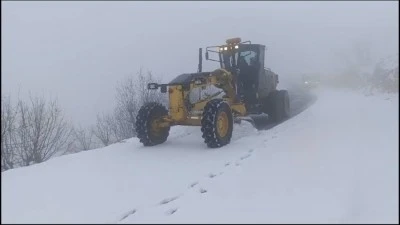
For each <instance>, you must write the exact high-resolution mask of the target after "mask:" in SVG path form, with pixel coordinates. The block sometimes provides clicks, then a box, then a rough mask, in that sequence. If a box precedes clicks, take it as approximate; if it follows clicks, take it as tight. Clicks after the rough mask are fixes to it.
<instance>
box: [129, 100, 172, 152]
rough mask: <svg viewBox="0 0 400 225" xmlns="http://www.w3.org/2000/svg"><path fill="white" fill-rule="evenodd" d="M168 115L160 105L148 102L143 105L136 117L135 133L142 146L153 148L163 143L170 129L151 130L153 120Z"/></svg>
mask: <svg viewBox="0 0 400 225" xmlns="http://www.w3.org/2000/svg"><path fill="white" fill-rule="evenodd" d="M166 115H168V110H167V109H166V108H165V107H164V106H163V105H161V104H160V103H156V102H150V103H147V104H145V105H143V106H142V107H141V108H140V110H139V112H138V115H137V116H136V133H137V137H138V138H139V140H140V142H141V143H143V145H144V146H154V145H158V144H162V143H164V142H165V141H166V140H167V138H168V135H169V130H170V127H164V128H158V131H155V130H154V129H152V127H151V124H152V122H153V121H154V120H155V119H158V118H161V117H163V116H166Z"/></svg>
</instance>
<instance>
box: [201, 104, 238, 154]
mask: <svg viewBox="0 0 400 225" xmlns="http://www.w3.org/2000/svg"><path fill="white" fill-rule="evenodd" d="M201 131H202V133H203V138H204V142H205V143H206V144H207V146H208V147H210V148H219V147H222V146H224V145H227V144H229V142H230V141H231V138H232V131H233V115H232V111H231V108H230V107H229V104H228V103H227V102H225V101H223V100H222V99H213V100H211V101H209V102H208V103H207V105H206V106H205V107H204V111H203V118H202V119H201Z"/></svg>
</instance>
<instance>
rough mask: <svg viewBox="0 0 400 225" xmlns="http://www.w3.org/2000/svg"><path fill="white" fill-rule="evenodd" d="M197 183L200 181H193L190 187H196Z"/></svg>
mask: <svg viewBox="0 0 400 225" xmlns="http://www.w3.org/2000/svg"><path fill="white" fill-rule="evenodd" d="M197 184H199V182H197V181H196V182H194V183H192V184H191V185H190V188H192V187H194V186H196V185H197Z"/></svg>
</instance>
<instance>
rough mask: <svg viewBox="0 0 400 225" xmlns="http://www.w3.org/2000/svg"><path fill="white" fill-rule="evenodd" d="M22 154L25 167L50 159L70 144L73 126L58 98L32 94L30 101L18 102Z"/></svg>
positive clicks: (20, 155) (20, 153)
mask: <svg viewBox="0 0 400 225" xmlns="http://www.w3.org/2000/svg"><path fill="white" fill-rule="evenodd" d="M18 113H19V124H18V128H17V133H18V141H17V143H16V144H17V145H18V148H19V157H20V160H21V164H22V165H24V166H27V165H30V164H32V163H40V162H43V161H46V160H48V159H49V158H51V157H52V156H54V155H55V154H56V153H59V152H61V151H62V150H64V148H65V147H66V145H67V143H68V140H69V138H70V135H71V128H70V126H69V124H68V123H67V122H66V121H65V119H64V116H63V114H62V111H61V109H60V108H59V107H58V104H57V101H56V100H53V101H50V102H46V101H45V99H44V98H39V97H34V98H33V97H32V96H31V97H30V104H27V103H25V102H23V101H21V100H19V102H18Z"/></svg>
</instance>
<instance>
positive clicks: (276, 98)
mask: <svg viewBox="0 0 400 225" xmlns="http://www.w3.org/2000/svg"><path fill="white" fill-rule="evenodd" d="M264 112H265V113H267V114H268V116H269V118H270V120H271V121H272V122H274V123H279V122H282V121H283V120H284V119H286V118H288V117H289V116H290V101H289V94H288V91H287V90H279V91H278V90H275V91H273V92H271V93H270V94H269V95H268V98H267V100H266V104H265V105H264Z"/></svg>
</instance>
